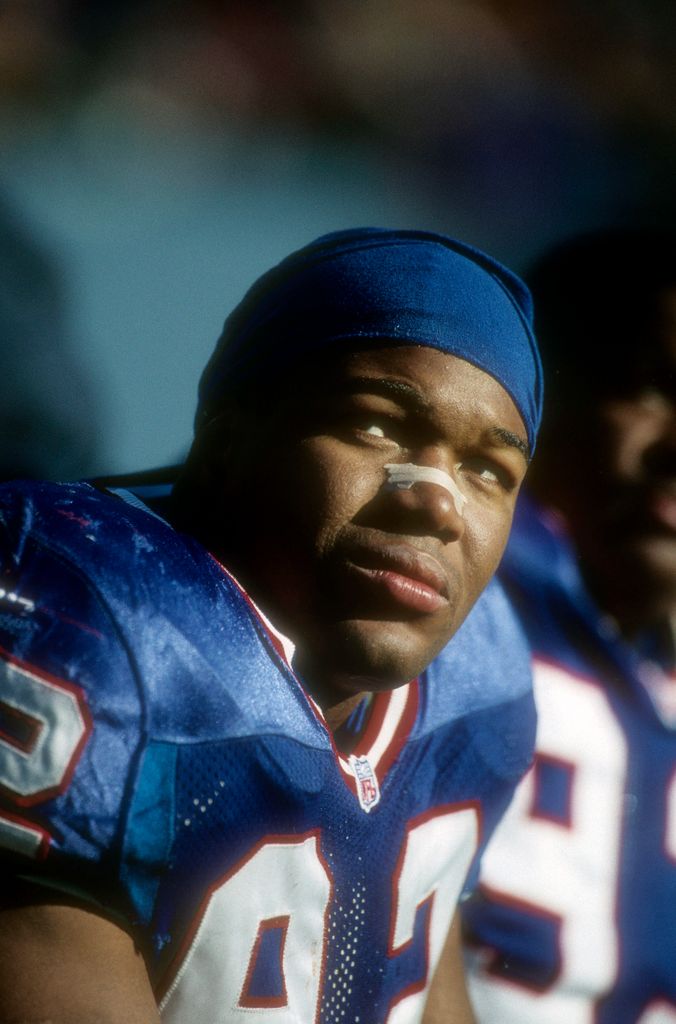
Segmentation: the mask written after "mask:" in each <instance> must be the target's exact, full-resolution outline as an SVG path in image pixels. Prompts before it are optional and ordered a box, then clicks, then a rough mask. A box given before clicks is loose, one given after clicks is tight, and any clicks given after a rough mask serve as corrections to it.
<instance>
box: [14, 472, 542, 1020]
mask: <svg viewBox="0 0 676 1024" xmlns="http://www.w3.org/2000/svg"><path fill="white" fill-rule="evenodd" d="M0 533H1V538H0V540H1V543H2V549H3V555H2V567H3V571H2V577H0V647H1V648H2V651H1V655H2V656H1V658H0V787H1V789H0V794H1V796H0V844H1V845H2V847H3V848H4V851H5V852H4V855H3V871H4V872H5V877H8V873H9V871H10V870H12V871H13V872H14V873H16V874H18V875H21V876H23V877H26V878H28V879H29V880H31V882H34V881H35V880H36V879H37V880H41V882H42V884H46V885H48V886H50V887H52V888H54V887H57V888H61V889H63V890H65V891H67V892H69V893H71V894H73V895H74V898H75V899H81V900H84V901H86V902H87V903H89V904H93V905H95V906H96V905H99V906H100V908H101V910H102V912H104V913H106V914H112V915H114V916H116V917H117V918H119V919H120V920H121V921H122V922H124V923H125V924H126V925H127V926H128V927H131V928H132V929H133V932H134V934H135V936H136V937H137V940H138V942H139V944H140V945H141V946H142V948H143V951H144V953H145V956H146V959H147V962H148V966H149V973H150V977H151V981H152V983H153V985H154V987H155V989H156V992H157V998H158V1001H159V1003H160V1006H161V1009H162V1013H163V1018H164V1019H166V1021H169V1022H171V1024H174V1022H181V1024H183V1022H187V1021H190V1022H193V1021H200V1022H201V1024H219V1022H228V1024H230V1022H233V1021H236V1020H240V1019H241V1020H243V1021H244V1020H245V1021H248V1022H255V1021H261V1022H273V1021H280V1022H283V1024H287V1022H299V1024H300V1022H302V1024H309V1022H313V1021H321V1022H322V1024H329V1022H342V1024H347V1022H350V1024H359V1022H361V1024H378V1022H385V1021H388V1022H390V1024H403V1022H414V1021H417V1020H419V1018H420V1014H421V1012H422V1005H423V1001H424V990H425V987H426V985H427V981H428V979H429V976H430V972H431V970H432V967H433V965H434V962H435V961H436V959H437V958H438V955H439V953H440V949H441V946H442V944H443V941H444V938H445V934H446V932H447V929H448V926H449V922H450V918H451V916H452V914H453V910H454V907H455V905H456V903H457V900H458V896H459V893H460V891H461V889H462V887H463V885H464V884H465V883H466V878H467V875H468V872H470V873H472V872H473V871H474V870H475V864H476V854H477V850H478V849H479V848H480V846H481V844H482V842H483V840H484V838H485V837H486V836H487V835H488V834H489V833H490V832H491V830H492V829H493V827H494V825H495V823H496V820H497V818H498V817H499V815H500V814H501V813H502V812H503V810H504V808H505V806H506V804H507V802H508V800H509V797H510V795H511V793H512V791H513V787H514V784H515V782H516V780H517V779H518V778H519V777H520V776H521V775H522V774H523V771H524V770H525V768H526V765H527V763H528V761H529V759H530V756H531V753H532V742H533V739H534V710H533V704H532V693H531V692H530V678H529V677H530V669H529V657H528V651H527V648H526V645H525V642H524V640H523V638H522V636H521V634H520V632H519V631H518V628H517V627H516V626H515V623H514V620H513V616H512V614H511V612H510V609H509V607H508V604H507V602H506V600H505V598H504V595H503V594H502V592H501V591H500V590H499V589H498V588H496V587H491V588H490V590H489V591H488V592H487V593H486V594H485V596H484V597H482V599H481V600H480V602H479V604H478V605H477V607H476V610H475V611H474V612H473V613H472V615H471V616H470V618H469V619H468V621H467V622H466V624H465V625H464V626H463V628H462V630H461V631H460V633H459V634H458V636H457V637H456V638H455V639H454V640H453V642H452V643H451V644H450V645H449V646H448V648H447V649H446V650H445V651H444V652H443V653H442V654H441V655H440V656H439V658H438V659H437V660H436V661H435V663H434V664H433V665H432V666H431V667H430V668H429V669H428V671H427V672H426V673H425V675H424V677H422V678H421V679H420V680H419V681H416V682H413V683H411V684H410V685H408V686H405V687H402V688H400V689H398V690H396V691H394V692H392V693H391V694H389V693H387V694H382V695H379V696H378V697H376V698H375V702H374V706H373V710H372V713H371V718H370V721H369V724H368V725H367V728H366V731H365V734H364V735H363V737H362V738H361V740H360V742H359V745H358V747H357V749H356V751H355V752H354V754H353V755H352V756H351V757H350V758H349V759H344V758H342V757H340V756H338V754H337V752H336V750H335V748H334V746H333V744H332V739H331V736H330V734H329V732H328V731H327V729H326V726H325V723H324V721H323V718H322V716H321V713H320V712H319V710H318V709H317V708H316V706H315V705H314V704H313V702H312V701H311V700H310V699H309V698H308V697H307V695H306V694H305V692H304V691H303V688H302V686H301V684H300V682H299V681H298V679H297V678H296V677H295V676H294V674H293V672H292V671H291V669H290V668H289V666H288V664H287V663H286V661H285V660H284V657H283V654H282V652H281V650H280V648H279V646H278V644H277V642H276V640H275V638H274V637H272V636H271V635H270V633H269V632H268V631H267V630H266V628H265V626H264V624H263V622H262V620H261V619H260V617H259V616H258V615H257V614H256V612H255V610H254V609H253V607H252V606H251V604H250V602H248V600H247V598H246V595H244V594H243V592H242V591H241V590H240V588H239V587H238V586H237V584H236V583H235V581H233V580H232V578H231V577H229V576H228V574H227V573H226V572H225V571H224V570H223V568H222V567H221V566H220V565H219V564H218V563H217V562H216V561H215V560H214V559H213V558H212V557H211V556H210V555H209V554H208V553H207V552H206V551H205V550H204V549H203V548H202V547H201V546H200V545H199V544H197V542H195V541H193V540H192V539H191V538H188V537H185V536H183V535H181V534H178V533H177V532H175V531H174V530H172V529H171V528H170V527H169V526H168V525H167V524H166V523H165V522H164V521H163V520H161V519H160V518H159V517H157V516H156V515H154V514H152V513H149V512H148V511H145V510H143V509H139V508H137V507H134V506H133V505H131V504H129V503H127V502H125V501H124V500H122V499H121V498H119V497H111V496H109V495H103V494H101V493H99V492H98V491H96V490H95V489H93V488H92V487H90V486H88V485H67V486H56V485H25V486H23V487H20V488H14V489H13V490H12V491H10V490H9V489H7V488H2V489H0Z"/></svg>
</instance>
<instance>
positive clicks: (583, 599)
mask: <svg viewBox="0 0 676 1024" xmlns="http://www.w3.org/2000/svg"><path fill="white" fill-rule="evenodd" d="M557 529H558V532H557ZM504 570H505V578H506V580H507V583H508V586H509V588H510V590H511V591H512V593H513V596H514V598H515V600H516V602H517V605H518V608H519V610H520V613H521V614H522V618H523V621H524V623H525V625H526V627H527V632H528V634H529V637H530V639H531V642H532V644H533V647H534V651H535V689H536V704H537V707H538V713H539V719H538V738H537V745H536V746H537V751H536V759H535V763H534V767H533V769H532V771H531V772H529V774H528V775H527V776H526V778H525V779H524V781H523V783H522V784H521V785H520V787H519V789H518V790H517V794H516V796H515V798H514V801H513V803H512V806H511V807H510V809H509V811H508V813H507V815H506V816H505V818H504V820H503V822H502V823H501V825H500V827H499V828H498V830H497V832H496V834H495V836H494V837H493V839H492V841H491V843H490V844H489V848H488V850H487V852H486V855H485V858H484V862H483V865H482V874H481V888H480V890H479V892H478V894H477V895H476V896H475V897H473V899H472V901H471V903H470V905H469V906H468V907H467V908H466V911H467V912H466V923H467V929H468V936H469V939H470V943H471V945H470V952H469V957H468V962H469V963H470V964H471V967H472V970H473V972H474V973H473V979H472V984H471V992H472V996H473V1000H474V1002H475V1007H476V1010H477V1016H478V1020H479V1021H480V1024H674V1022H676V732H675V731H674V729H675V727H676V704H675V703H674V697H673V690H674V689H676V685H675V684H676V680H675V679H674V677H673V670H672V673H671V675H670V673H669V667H668V666H666V665H664V664H660V663H659V660H658V659H657V653H656V652H655V651H652V652H650V655H649V654H648V653H646V651H645V650H644V651H639V649H638V647H636V648H634V649H629V648H628V647H626V646H625V645H624V644H623V643H622V642H621V641H620V639H619V638H618V636H617V634H616V632H615V631H614V629H613V626H612V624H611V623H610V622H608V621H607V620H604V619H603V618H602V617H601V616H600V615H599V613H598V611H597V610H596V608H595V607H594V606H593V605H592V603H591V601H590V599H589V597H588V595H587V594H586V592H585V590H584V588H583V585H582V582H581V580H580V577H579V573H578V571H577V568H576V563H575V560H574V556H573V553H572V551H571V549H570V548H569V547H568V545H567V542H566V540H565V537H563V536H562V535H561V533H560V527H558V528H557V524H556V521H555V520H554V519H553V518H552V517H551V516H548V514H547V513H545V512H543V511H540V510H538V509H537V508H536V507H535V506H533V505H532V504H531V503H529V502H523V503H522V504H521V507H520V509H519V512H518V518H517V523H516V527H515V531H514V533H513V537H512V540H511V541H510V547H509V549H508V554H507V558H506V560H505V563H504Z"/></svg>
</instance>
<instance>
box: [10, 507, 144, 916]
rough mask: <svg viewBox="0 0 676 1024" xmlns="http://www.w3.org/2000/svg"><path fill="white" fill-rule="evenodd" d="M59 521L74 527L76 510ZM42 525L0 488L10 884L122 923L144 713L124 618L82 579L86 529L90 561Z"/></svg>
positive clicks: (33, 510)
mask: <svg viewBox="0 0 676 1024" xmlns="http://www.w3.org/2000/svg"><path fill="white" fill-rule="evenodd" d="M61 511H62V512H63V513H64V515H65V517H66V519H68V516H73V517H77V516H78V510H77V503H72V505H69V504H67V503H66V504H64V506H63V508H62V509H61ZM47 518H49V517H47ZM44 520H45V516H44V515H42V514H41V512H40V503H39V502H37V503H36V502H35V501H34V500H33V497H32V495H31V492H30V489H26V488H21V487H19V488H16V489H13V490H8V489H7V488H6V487H3V488H0V565H1V576H0V859H1V860H2V864H3V877H4V878H5V879H8V880H9V879H11V878H16V877H17V876H20V877H22V878H25V879H29V880H30V881H31V882H38V883H40V884H42V885H46V886H49V887H52V888H56V889H59V890H65V891H67V892H71V893H75V894H77V896H78V898H81V899H84V900H86V901H87V902H89V901H91V902H94V903H100V904H103V905H104V906H105V907H107V908H109V909H110V910H111V912H113V913H115V914H121V915H123V916H124V914H125V912H126V909H125V907H124V906H123V902H124V900H123V897H122V894H121V889H120V886H119V881H118V879H119V863H118V861H119V856H118V852H117V851H118V847H119V845H120V843H121V836H122V834H123V831H124V816H125V808H126V805H127V801H128V793H129V791H130V787H131V785H132V779H131V774H132V772H133V770H134V769H133V766H134V765H135V764H136V762H137V761H138V758H139V755H140V749H141V742H142V735H143V719H144V707H143V701H142V698H141V693H140V689H139V686H138V685H137V680H136V677H135V672H134V667H133V664H132V662H131V660H130V657H129V655H128V651H127V649H126V647H125V644H124V642H123V640H122V638H121V636H120V635H119V633H118V630H117V629H116V623H115V617H114V615H113V614H112V612H111V611H110V609H109V608H108V607H107V606H106V602H105V600H104V598H103V597H102V595H101V593H100V592H99V590H98V589H97V587H96V585H95V583H94V582H92V579H91V575H90V574H89V573H88V572H87V571H86V568H85V566H86V565H87V562H88V560H89V559H90V558H91V555H90V553H89V552H88V551H87V549H86V545H87V543H92V542H91V541H89V542H88V540H87V529H88V527H87V523H86V520H83V521H82V523H80V524H79V530H78V536H79V537H81V542H80V543H81V547H82V550H81V551H80V550H78V547H77V545H75V546H74V545H73V544H72V543H68V544H67V543H64V542H61V541H60V539H59V532H58V529H54V523H53V522H51V523H50V528H49V529H46V523H45V522H44ZM71 525H72V523H71ZM91 536H92V540H93V534H91ZM9 884H10V885H11V881H10V882H9Z"/></svg>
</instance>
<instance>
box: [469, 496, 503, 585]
mask: <svg viewBox="0 0 676 1024" xmlns="http://www.w3.org/2000/svg"><path fill="white" fill-rule="evenodd" d="M513 515H514V506H513V504H510V506H509V507H508V508H507V507H505V508H502V507H501V508H496V509H483V508H482V509H479V510H476V509H474V510H473V509H468V512H467V516H466V533H465V543H466V550H467V559H468V563H469V568H470V574H471V581H472V584H473V590H474V591H475V596H478V591H479V590H482V589H483V588H484V587H485V586H486V584H487V583H488V581H489V580H490V578H491V577H492V576H493V574H494V573H495V571H496V569H497V567H498V565H499V564H500V559H501V558H502V554H503V551H504V550H505V545H506V544H507V539H508V537H509V531H510V529H511V526H512V518H513Z"/></svg>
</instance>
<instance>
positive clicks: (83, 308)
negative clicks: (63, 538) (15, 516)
mask: <svg viewBox="0 0 676 1024" xmlns="http://www.w3.org/2000/svg"><path fill="white" fill-rule="evenodd" d="M675 23H676V15H675V14H674V8H673V4H672V2H671V0H613V2H609V0H596V2H595V3H594V4H591V3H589V2H582V0H548V2H547V3H546V4H545V3H542V2H539V0H510V2H509V3H507V2H502V0H296V2H293V0H288V2H277V3H275V2H272V0H240V2H227V0H221V2H215V0H214V2H209V0H175V2H172V0H162V2H161V3H160V2H151V0H133V2H132V0H114V2H113V0H97V2H96V3H91V2H86V0H4V2H0V253H1V254H2V268H1V269H0V430H1V439H0V475H4V476H9V475H16V474H22V475H37V476H41V475H44V476H48V477H52V478H61V479H69V478H74V477H77V476H80V475H88V474H94V473H100V472H116V471H126V470H134V469H140V468H144V467H146V466H152V465H158V464H161V463H164V462H169V461H174V460H176V459H178V458H180V457H181V456H182V455H183V453H184V452H185V450H186V448H187V446H188V444H189V441H190V437H191V430H192V415H193V410H194V404H195V394H196V385H197V379H198V376H199V373H200V370H201V368H202V366H203V364H204V363H205V361H206V359H207V357H208V355H209V353H210V351H211V348H212V346H213V344H214V341H215V339H216V337H217V335H218V333H219V331H220V327H221V323H222V321H223V319H224V317H225V315H226V313H227V312H228V311H229V309H230V308H231V307H232V306H233V305H234V303H235V302H237V301H238V299H239V298H240V297H241V295H242V293H243V291H244V289H245V288H246V287H247V286H248V284H250V283H251V281H252V280H253V278H254V277H255V276H256V275H257V274H258V273H259V272H261V271H262V270H264V269H266V268H267V266H269V265H270V264H271V263H272V262H274V261H276V260H277V259H278V258H281V257H282V256H283V255H284V254H285V253H286V252H287V251H289V250H290V249H292V248H294V247H296V246H298V245H301V244H303V243H305V242H307V241H309V240H310V239H311V238H313V237H314V236H316V235H317V234H319V233H321V232H324V231H329V230H333V229H336V228H339V227H347V226H355V225H360V224H361V225H366V224H371V225H382V226H400V227H423V228H432V229H436V230H441V231H445V232H448V233H450V234H454V235H457V236H459V237H461V238H463V239H464V240H465V241H469V242H471V243H474V244H476V245H478V246H480V247H483V248H486V249H488V250H489V251H490V252H491V253H492V254H493V255H495V256H497V257H498V258H500V259H503V260H505V261H506V262H507V263H508V264H509V265H510V266H512V267H513V268H514V269H517V270H524V269H525V268H526V267H527V265H528V263H529V262H530V261H531V260H532V259H534V258H535V257H536V256H538V255H539V254H540V253H541V252H542V250H543V249H544V248H546V247H548V246H549V245H550V244H552V243H554V242H557V241H559V240H561V239H563V238H564V237H566V236H568V235H570V234H573V233H576V232H578V231H581V230H584V229H587V228H597V227H603V226H610V225H613V224H627V223H643V224H660V223H661V224H664V223H670V224H672V225H673V224H674V221H675V220H676V195H675V191H674V183H675V182H676V144H675V129H676V25H675Z"/></svg>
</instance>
